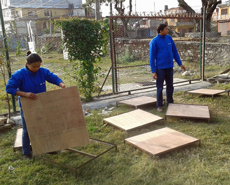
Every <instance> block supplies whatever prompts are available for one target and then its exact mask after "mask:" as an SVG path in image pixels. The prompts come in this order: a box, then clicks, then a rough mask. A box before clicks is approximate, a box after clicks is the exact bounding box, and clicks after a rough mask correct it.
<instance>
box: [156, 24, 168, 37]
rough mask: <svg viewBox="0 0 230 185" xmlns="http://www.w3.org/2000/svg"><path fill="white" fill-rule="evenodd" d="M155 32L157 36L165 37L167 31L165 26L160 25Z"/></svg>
mask: <svg viewBox="0 0 230 185" xmlns="http://www.w3.org/2000/svg"><path fill="white" fill-rule="evenodd" d="M157 32H158V34H159V35H167V34H168V32H169V30H168V27H167V25H166V24H160V25H159V26H158V28H157Z"/></svg>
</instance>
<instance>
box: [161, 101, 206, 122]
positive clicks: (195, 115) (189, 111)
mask: <svg viewBox="0 0 230 185" xmlns="http://www.w3.org/2000/svg"><path fill="white" fill-rule="evenodd" d="M166 117H179V118H191V119H205V120H207V121H208V122H209V121H210V114H209V108H208V106H206V105H188V104H173V103H170V104H169V105H168V108H167V111H166V114H165V119H166Z"/></svg>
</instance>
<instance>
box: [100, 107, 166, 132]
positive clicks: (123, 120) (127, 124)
mask: <svg viewBox="0 0 230 185" xmlns="http://www.w3.org/2000/svg"><path fill="white" fill-rule="evenodd" d="M162 120H163V118H162V117H159V116H156V115H154V114H151V113H149V112H146V111H143V110H141V109H137V110H134V111H131V112H127V113H124V114H120V115H117V116H113V117H109V118H105V119H103V122H106V123H108V124H111V125H113V126H115V127H118V128H120V129H122V130H125V131H130V130H132V129H136V128H140V127H144V126H146V125H148V124H154V123H157V122H159V121H162Z"/></svg>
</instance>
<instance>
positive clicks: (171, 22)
mask: <svg viewBox="0 0 230 185" xmlns="http://www.w3.org/2000/svg"><path fill="white" fill-rule="evenodd" d="M182 13H186V10H184V9H183V8H181V7H177V8H170V9H168V10H165V14H166V15H171V14H182ZM166 22H167V23H168V26H170V27H172V28H173V30H175V31H176V32H179V33H180V35H181V36H184V35H185V33H190V32H195V30H196V23H195V22H192V21H191V19H166Z"/></svg>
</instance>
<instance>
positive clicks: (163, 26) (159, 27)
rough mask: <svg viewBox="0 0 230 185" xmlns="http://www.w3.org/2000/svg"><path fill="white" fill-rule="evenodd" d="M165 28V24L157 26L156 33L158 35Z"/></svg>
mask: <svg viewBox="0 0 230 185" xmlns="http://www.w3.org/2000/svg"><path fill="white" fill-rule="evenodd" d="M167 26H168V25H167V24H159V26H158V27H157V33H160V31H161V30H162V31H163V30H164V29H165V27H167Z"/></svg>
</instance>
